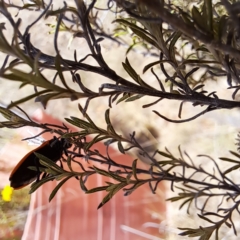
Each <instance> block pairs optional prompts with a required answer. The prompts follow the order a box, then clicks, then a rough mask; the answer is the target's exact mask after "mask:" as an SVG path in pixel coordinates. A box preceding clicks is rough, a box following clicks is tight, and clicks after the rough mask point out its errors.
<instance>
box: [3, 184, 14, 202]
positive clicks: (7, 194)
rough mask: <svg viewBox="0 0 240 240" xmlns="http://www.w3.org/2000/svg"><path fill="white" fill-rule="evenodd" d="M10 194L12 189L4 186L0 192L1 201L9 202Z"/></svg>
mask: <svg viewBox="0 0 240 240" xmlns="http://www.w3.org/2000/svg"><path fill="white" fill-rule="evenodd" d="M12 193H13V188H12V187H10V186H9V185H6V186H5V187H4V189H3V190H2V192H1V194H2V200H3V201H5V202H10V201H11V199H12Z"/></svg>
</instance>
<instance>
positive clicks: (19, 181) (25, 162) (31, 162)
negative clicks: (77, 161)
mask: <svg viewBox="0 0 240 240" xmlns="http://www.w3.org/2000/svg"><path fill="white" fill-rule="evenodd" d="M69 147H70V145H68V146H66V142H65V140H64V139H61V140H59V139H57V138H56V137H54V138H53V139H51V140H49V141H46V142H44V143H43V144H41V145H40V146H39V147H37V148H36V149H34V150H32V151H30V152H29V153H28V154H26V155H25V156H24V157H23V158H22V159H21V160H20V161H19V163H18V164H17V165H16V167H15V168H14V169H13V171H12V173H11V175H10V177H9V180H10V182H11V187H13V188H14V189H20V188H22V187H25V186H26V185H28V184H30V183H31V182H33V181H34V180H36V179H39V176H40V174H41V172H39V168H45V167H44V166H43V165H41V164H40V162H39V159H38V158H37V157H36V155H35V154H34V153H39V154H41V155H43V156H45V157H47V158H49V159H51V160H52V161H53V162H57V161H58V160H60V158H61V156H62V155H63V151H64V150H65V149H66V148H69ZM30 166H33V167H36V168H37V169H38V170H37V171H35V170H32V169H29V167H30Z"/></svg>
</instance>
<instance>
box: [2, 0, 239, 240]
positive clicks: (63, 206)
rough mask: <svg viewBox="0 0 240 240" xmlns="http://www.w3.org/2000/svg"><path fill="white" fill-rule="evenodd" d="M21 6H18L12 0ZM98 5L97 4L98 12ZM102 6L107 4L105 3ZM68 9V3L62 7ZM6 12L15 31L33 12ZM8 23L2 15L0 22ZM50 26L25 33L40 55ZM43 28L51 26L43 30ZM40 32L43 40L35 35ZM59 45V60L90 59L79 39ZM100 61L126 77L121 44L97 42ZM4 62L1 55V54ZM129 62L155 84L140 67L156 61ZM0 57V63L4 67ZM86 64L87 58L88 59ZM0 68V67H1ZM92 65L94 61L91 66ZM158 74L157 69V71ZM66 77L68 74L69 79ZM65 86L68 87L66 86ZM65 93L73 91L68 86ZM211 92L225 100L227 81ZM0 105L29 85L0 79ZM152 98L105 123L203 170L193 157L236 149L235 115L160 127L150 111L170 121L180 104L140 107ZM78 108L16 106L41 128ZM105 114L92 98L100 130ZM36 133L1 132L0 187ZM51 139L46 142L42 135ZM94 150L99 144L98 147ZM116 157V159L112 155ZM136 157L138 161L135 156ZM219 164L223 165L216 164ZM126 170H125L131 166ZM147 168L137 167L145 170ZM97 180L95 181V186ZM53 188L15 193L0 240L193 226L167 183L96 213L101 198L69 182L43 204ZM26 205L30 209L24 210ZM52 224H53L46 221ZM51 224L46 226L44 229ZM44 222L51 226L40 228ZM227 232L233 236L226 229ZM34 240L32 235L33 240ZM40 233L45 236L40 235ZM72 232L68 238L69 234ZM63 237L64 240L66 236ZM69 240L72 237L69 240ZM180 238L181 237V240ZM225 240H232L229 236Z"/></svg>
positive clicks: (154, 234)
mask: <svg viewBox="0 0 240 240" xmlns="http://www.w3.org/2000/svg"><path fill="white" fill-rule="evenodd" d="M13 2H14V3H16V4H17V3H19V2H20V1H15V0H14V1H13ZM102 2H104V1H99V6H101V4H103V3H102ZM104 3H105V2H104ZM61 4H62V1H61V0H55V1H54V8H57V7H58V6H61ZM67 4H68V5H70V6H71V4H72V5H73V4H74V1H70V0H69V1H68V2H67ZM17 13H18V12H17V10H16V9H12V14H13V15H14V16H16V19H17V18H22V25H21V29H23V30H24V29H25V27H26V26H27V25H28V24H29V23H31V22H32V21H33V20H34V19H36V16H38V15H39V12H34V11H32V12H29V11H21V12H20V13H19V14H18V15H17ZM114 17H115V15H114V14H113V13H109V12H106V13H102V15H101V20H102V24H103V25H104V26H105V28H106V30H107V31H111V30H112V29H113V28H114V24H113V23H112V21H113V20H114ZM5 21H6V19H5V18H4V17H3V16H0V22H5ZM54 22H55V19H54V18H53V17H49V18H48V19H47V20H45V21H40V22H39V23H38V24H36V26H34V27H33V28H32V29H31V40H32V42H33V43H34V44H35V45H36V47H37V48H39V49H41V51H42V52H44V53H47V54H50V55H53V56H54V55H55V51H54V47H53V34H50V32H51V30H52V29H51V27H50V25H51V24H52V23H54ZM46 23H48V24H50V25H48V26H46ZM4 33H5V34H6V36H9V39H11V34H12V29H11V27H10V26H9V24H8V23H6V30H5V32H4ZM40 33H41V34H40ZM58 43H59V46H60V51H61V54H62V56H63V57H64V58H68V59H73V58H74V57H73V52H74V50H75V49H76V50H77V55H78V57H79V58H82V57H84V56H85V55H86V54H88V53H89V51H88V48H87V45H86V44H85V42H84V40H83V39H80V38H76V39H73V40H72V41H71V34H70V33H66V32H61V33H60V34H59V42H58ZM101 46H102V52H103V56H104V58H105V61H106V62H107V63H108V64H109V66H110V67H111V68H112V69H114V70H115V71H116V72H117V73H118V74H119V75H120V76H122V77H124V78H126V79H130V77H129V76H128V74H127V73H126V72H125V71H124V69H123V67H122V62H124V61H125V58H126V50H127V46H124V45H119V44H117V43H114V42H111V41H109V40H106V39H105V40H104V41H102V42H101ZM1 56H3V55H1ZM127 57H128V60H129V62H130V63H131V65H132V66H133V67H134V68H135V70H136V71H137V72H138V73H139V74H140V75H142V77H143V78H144V79H145V80H146V82H147V83H148V84H149V85H152V86H157V84H158V83H157V82H156V80H155V79H153V77H152V75H151V73H150V72H147V73H145V74H144V75H143V74H142V71H143V68H144V66H145V65H146V64H148V63H150V62H152V61H154V60H156V58H154V57H153V56H150V55H143V54H142V53H141V49H136V50H135V51H131V52H129V53H128V55H127ZM3 59H4V58H3V57H1V58H0V62H1V61H3ZM87 62H88V63H91V59H88V60H87ZM1 63H2V62H1ZM92 64H94V62H93V61H92ZM44 74H45V76H49V78H51V77H52V76H53V73H52V72H51V71H44ZM159 74H161V73H160V70H159ZM80 75H81V78H82V81H83V83H84V84H85V85H86V86H87V87H89V88H90V89H93V90H98V88H99V87H100V86H101V84H102V83H105V82H109V80H107V79H104V78H103V77H101V76H97V75H96V74H93V73H88V72H81V73H80ZM69 79H71V78H70V76H69ZM70 85H71V84H70ZM71 87H73V88H74V84H73V83H72V85H71ZM207 87H209V89H213V90H216V89H217V90H218V95H219V97H222V98H226V99H231V92H230V90H226V88H227V84H226V80H225V79H223V80H222V81H221V80H219V81H218V82H209V83H207ZM0 89H1V90H0V94H1V100H0V102H1V104H2V105H3V106H7V105H8V104H9V103H10V102H11V101H15V100H18V99H20V98H21V97H23V96H26V94H29V93H31V92H33V89H32V88H31V87H29V86H25V87H23V88H21V90H19V83H17V82H11V81H7V80H4V79H0ZM151 101H152V99H151V98H147V97H145V98H141V99H139V100H138V101H136V102H128V103H122V104H118V105H113V108H112V109H111V119H112V122H113V125H114V127H115V129H116V130H117V131H118V132H121V133H122V134H125V135H126V136H128V135H129V134H130V133H132V132H133V131H135V132H136V134H137V136H138V137H139V139H141V141H142V142H143V143H144V144H145V145H146V146H151V145H154V146H157V147H158V148H159V149H161V150H164V149H165V148H168V149H169V150H170V151H171V152H172V153H173V154H178V146H179V145H181V149H182V150H186V151H187V152H188V154H189V155H190V156H191V157H192V158H193V159H194V160H195V161H199V163H200V161H201V163H202V164H209V161H208V160H207V159H205V160H204V159H199V158H196V156H197V155H198V154H208V155H210V156H211V157H213V158H214V159H216V160H217V158H219V157H222V156H225V157H227V156H229V150H233V151H236V146H235V138H236V136H237V133H238V130H239V127H238V125H239V113H238V110H219V111H214V112H213V113H208V114H206V115H204V116H201V117H199V118H198V119H196V120H194V121H192V122H190V123H182V124H174V123H170V122H166V121H164V120H163V119H161V118H159V117H158V116H157V115H156V114H154V113H153V112H152V110H153V109H155V110H157V111H161V114H163V115H165V116H167V117H168V118H172V119H177V114H178V107H179V103H178V102H175V101H166V100H164V101H161V102H160V103H159V104H158V105H155V106H154V107H152V108H146V109H144V108H142V105H144V104H147V103H149V102H151ZM78 103H81V104H84V100H78V101H73V102H71V101H70V100H66V99H64V100H53V101H51V102H50V103H49V104H48V106H47V109H46V110H45V109H43V107H42V106H41V104H40V103H37V102H34V101H33V100H32V101H29V102H28V103H24V104H21V105H20V106H21V108H22V109H24V110H25V111H26V112H27V113H28V114H29V116H31V117H33V118H34V119H36V120H38V121H40V122H43V123H45V122H49V121H50V122H52V123H57V122H62V121H64V118H65V117H69V116H76V117H79V118H81V117H82V115H81V113H80V112H79V110H78V107H77V104H78ZM107 108H108V99H104V98H102V99H96V100H92V102H91V104H90V107H89V109H88V114H89V115H90V116H91V118H92V119H93V120H94V121H96V123H97V125H99V126H100V127H103V128H104V127H105V121H104V113H105V110H106V109H107ZM199 109H200V108H193V107H192V106H191V104H186V105H184V111H183V114H182V116H183V118H188V117H190V116H193V115H194V114H196V113H197V112H198V111H199ZM1 120H2V119H1ZM29 131H30V132H31V133H33V134H36V133H38V132H39V130H37V129H29V128H23V129H20V130H13V129H12V130H8V129H1V132H0V140H1V141H0V144H1V150H0V175H1V176H0V179H1V181H0V189H3V188H4V187H5V186H6V185H7V184H9V183H8V178H9V174H10V172H11V170H12V169H13V167H14V166H15V165H16V164H17V163H18V161H19V160H20V159H21V158H22V157H23V156H24V155H25V154H26V153H27V152H29V151H30V150H31V149H33V148H35V147H36V146H35V147H34V146H29V145H28V144H27V143H26V142H23V141H21V139H23V138H25V137H29V136H31V133H30V132H29ZM44 137H45V138H46V139H50V138H51V136H50V135H47V136H44ZM98 147H99V148H100V149H101V148H102V147H103V145H99V146H98ZM111 151H113V154H116V158H118V157H121V155H119V154H118V153H117V151H115V150H114V149H112V150H111ZM136 157H137V153H135V152H132V156H126V159H123V160H122V161H126V162H131V159H135V158H136ZM138 157H139V156H138ZM221 164H222V163H221ZM130 165H131V164H130ZM144 166H145V167H146V165H144V164H143V167H144ZM94 181H95V182H94ZM103 181H105V180H104V179H95V180H93V183H92V184H93V185H94V184H96V182H97V183H101V182H103ZM54 184H55V183H54V182H53V183H50V184H48V185H47V186H46V187H45V189H40V190H38V191H37V193H34V194H33V195H32V196H31V203H30V196H29V195H28V191H29V188H26V189H23V190H20V191H14V192H13V196H12V200H11V201H10V202H4V201H2V200H1V202H0V239H4V240H7V239H9V240H10V239H12V240H13V239H21V238H22V239H36V240H37V239H46V240H47V239H61V240H62V239H83V240H85V239H86V240H92V239H94V240H95V239H104V240H108V239H109V240H110V239H116V240H118V239H119V240H120V239H122V240H127V239H133V240H135V239H136V240H137V239H140V240H142V239H180V237H179V236H178V235H177V233H178V232H179V231H178V229H177V227H176V226H178V225H179V223H182V222H183V221H184V222H186V223H189V225H188V227H190V226H191V225H194V221H195V220H196V216H195V215H194V214H190V215H187V214H186V212H185V211H186V209H182V210H178V207H179V205H180V204H179V203H171V205H170V204H169V203H166V202H165V199H167V198H169V197H171V196H175V195H176V193H172V192H171V191H170V190H169V189H170V188H169V186H170V184H169V183H166V184H165V186H163V185H162V186H160V187H159V190H158V191H157V194H155V195H153V194H152V193H151V191H150V190H149V188H148V187H147V186H146V187H143V188H141V189H139V190H138V191H139V192H138V191H136V192H134V193H133V194H132V195H130V196H129V197H123V193H122V192H119V193H118V194H117V196H116V197H114V198H113V199H112V201H110V202H109V203H108V204H107V205H106V206H104V207H103V208H102V209H100V210H97V206H98V204H99V203H100V202H101V199H102V198H103V197H104V196H103V195H85V194H84V193H82V192H81V190H80V188H79V184H78V181H74V180H73V181H71V182H70V181H69V183H67V184H66V186H65V185H64V186H65V187H64V188H63V189H62V190H61V192H59V193H58V194H57V196H56V197H55V198H54V200H53V201H52V202H51V203H50V204H49V203H48V196H49V191H51V189H53V187H54ZM29 206H30V208H29ZM50 219H51V220H50ZM50 222H51V224H49V223H50ZM46 223H48V224H49V225H46ZM229 231H231V230H229ZM31 234H34V235H31ZM42 234H44V235H42ZM70 234H72V235H70ZM67 236H68V237H67ZM69 236H71V237H69ZM182 239H184V238H182ZM229 239H230V238H229Z"/></svg>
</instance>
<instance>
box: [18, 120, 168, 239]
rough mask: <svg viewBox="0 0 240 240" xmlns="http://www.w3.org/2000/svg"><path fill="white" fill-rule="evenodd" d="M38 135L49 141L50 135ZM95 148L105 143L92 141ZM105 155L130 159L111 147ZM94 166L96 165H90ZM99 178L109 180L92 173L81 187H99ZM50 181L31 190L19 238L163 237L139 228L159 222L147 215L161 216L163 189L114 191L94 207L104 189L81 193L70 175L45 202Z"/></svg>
mask: <svg viewBox="0 0 240 240" xmlns="http://www.w3.org/2000/svg"><path fill="white" fill-rule="evenodd" d="M39 120H40V119H39ZM40 121H41V122H43V123H44V122H48V123H55V124H59V122H58V121H56V120H55V119H53V118H51V117H49V116H46V115H42V119H41V120H40ZM44 137H46V139H50V138H51V137H52V135H44ZM96 148H97V149H98V150H100V151H101V152H102V153H104V152H105V148H106V147H105V146H104V145H103V144H102V143H98V144H97V145H96V146H94V149H96ZM110 155H111V156H114V157H113V159H114V160H115V161H118V162H121V163H123V164H129V165H131V163H132V158H131V157H129V156H128V155H119V153H118V152H117V151H115V150H114V149H112V148H111V150H110ZM81 163H83V164H84V167H86V168H87V166H88V163H87V162H85V161H84V160H82V161H81ZM94 165H95V166H97V164H95V163H94ZM143 166H144V165H143ZM64 167H65V168H66V169H67V167H66V166H64ZM97 167H102V166H100V165H98V166H97ZM105 181H110V182H113V180H112V179H107V178H106V177H102V176H100V175H98V176H97V175H96V176H94V177H91V178H89V180H88V185H87V187H88V188H93V187H96V186H101V185H102V184H103V185H104V182H105ZM56 183H57V182H56V181H52V182H49V183H47V184H45V185H44V186H43V187H41V188H40V189H38V191H37V192H36V193H34V194H32V197H31V204H30V210H29V214H28V218H27V222H26V226H25V230H24V234H23V238H22V239H23V240H33V239H34V240H40V239H41V240H43V239H46V240H48V239H49V240H69V239H70V240H72V239H73V240H75V239H81V240H115V239H116V240H118V239H119V240H120V239H121V240H128V239H129V240H130V239H131V240H135V239H137V240H143V239H161V238H160V237H161V236H163V235H162V234H161V233H159V230H158V229H157V228H145V227H143V224H144V223H147V222H155V223H159V222H160V220H159V219H155V220H154V219H153V218H152V214H153V213H157V214H158V215H159V214H161V215H162V216H163V218H164V216H165V203H164V197H163V196H164V191H163V187H161V188H162V189H160V188H159V189H158V193H157V194H155V195H153V194H152V193H151V191H150V189H149V187H148V185H146V186H142V187H140V188H139V189H138V190H137V191H135V192H133V193H132V194H131V195H130V196H128V197H124V196H123V192H122V191H120V192H119V193H118V194H117V195H115V196H114V197H113V198H112V199H111V200H110V202H108V203H107V204H106V205H104V206H103V207H102V208H101V209H99V210H97V206H98V205H99V203H100V202H101V201H102V199H103V197H104V196H105V194H106V193H105V192H98V193H94V194H85V193H84V192H82V190H81V189H80V185H79V181H77V180H76V179H70V180H69V181H67V182H66V183H65V184H64V185H63V187H62V188H61V189H60V190H59V191H58V193H57V194H56V196H55V198H54V199H53V200H52V201H51V202H50V203H49V202H48V197H49V195H50V193H51V191H52V190H53V189H54V187H55V186H56ZM154 237H156V238H154Z"/></svg>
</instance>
